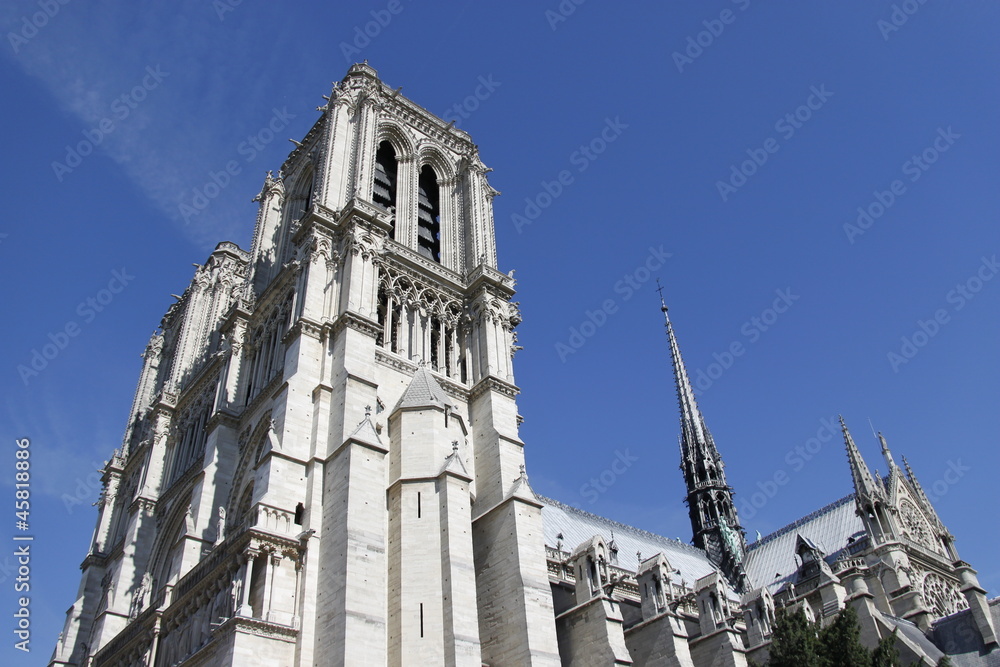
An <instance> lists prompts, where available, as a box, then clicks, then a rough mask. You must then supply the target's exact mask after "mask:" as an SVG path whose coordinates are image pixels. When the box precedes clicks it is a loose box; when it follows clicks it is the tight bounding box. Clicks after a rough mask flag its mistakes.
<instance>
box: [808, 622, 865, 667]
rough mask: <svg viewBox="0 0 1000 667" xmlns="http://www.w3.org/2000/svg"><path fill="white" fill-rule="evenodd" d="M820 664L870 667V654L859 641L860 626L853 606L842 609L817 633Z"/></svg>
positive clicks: (834, 666)
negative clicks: (831, 621)
mask: <svg viewBox="0 0 1000 667" xmlns="http://www.w3.org/2000/svg"><path fill="white" fill-rule="evenodd" d="M819 646H820V651H819V652H820V664H821V665H823V666H824V667H871V664H872V654H871V652H870V651H869V650H868V649H866V648H865V647H864V645H863V644H862V643H861V626H859V625H858V613H857V612H856V611H854V607H847V608H845V609H843V610H842V611H841V612H840V613H839V614H837V617H836V618H835V619H834V620H833V623H831V624H830V625H828V626H826V627H825V628H823V629H822V630H820V633H819Z"/></svg>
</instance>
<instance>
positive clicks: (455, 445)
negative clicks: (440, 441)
mask: <svg viewBox="0 0 1000 667" xmlns="http://www.w3.org/2000/svg"><path fill="white" fill-rule="evenodd" d="M451 452H452V453H453V454H458V440H452V441H451Z"/></svg>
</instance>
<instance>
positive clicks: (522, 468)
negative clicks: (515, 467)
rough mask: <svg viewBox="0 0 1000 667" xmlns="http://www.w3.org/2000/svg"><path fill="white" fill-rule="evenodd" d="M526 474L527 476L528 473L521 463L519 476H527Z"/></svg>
mask: <svg viewBox="0 0 1000 667" xmlns="http://www.w3.org/2000/svg"><path fill="white" fill-rule="evenodd" d="M527 476H528V473H527V472H525V470H524V464H523V463H522V464H521V477H522V478H524V477H527Z"/></svg>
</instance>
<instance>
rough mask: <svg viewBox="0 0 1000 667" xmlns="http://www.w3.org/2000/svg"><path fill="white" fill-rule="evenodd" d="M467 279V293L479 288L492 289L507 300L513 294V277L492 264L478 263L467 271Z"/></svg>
mask: <svg viewBox="0 0 1000 667" xmlns="http://www.w3.org/2000/svg"><path fill="white" fill-rule="evenodd" d="M467 280H468V285H469V287H468V291H469V294H473V293H475V292H477V291H479V290H480V289H492V290H493V291H495V292H496V293H497V294H498V295H499V296H502V297H503V298H504V299H506V300H508V301H509V300H510V299H511V297H513V296H514V292H515V290H514V279H513V278H511V277H510V276H508V275H507V274H505V273H502V272H500V271H499V270H497V269H495V268H493V267H492V266H488V265H486V264H480V265H479V266H477V267H476V268H474V269H472V271H470V272H469V275H468V278H467Z"/></svg>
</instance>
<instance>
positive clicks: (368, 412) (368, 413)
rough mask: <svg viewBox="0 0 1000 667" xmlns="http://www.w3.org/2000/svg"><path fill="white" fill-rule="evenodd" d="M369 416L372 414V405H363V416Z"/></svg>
mask: <svg viewBox="0 0 1000 667" xmlns="http://www.w3.org/2000/svg"><path fill="white" fill-rule="evenodd" d="M371 416H372V406H370V405H366V406H365V417H371Z"/></svg>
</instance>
